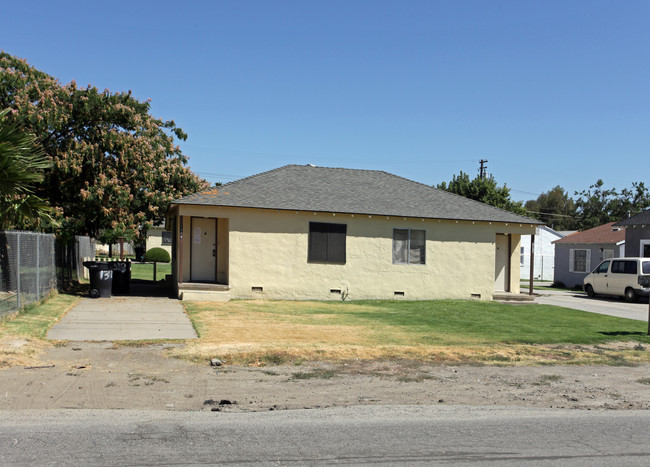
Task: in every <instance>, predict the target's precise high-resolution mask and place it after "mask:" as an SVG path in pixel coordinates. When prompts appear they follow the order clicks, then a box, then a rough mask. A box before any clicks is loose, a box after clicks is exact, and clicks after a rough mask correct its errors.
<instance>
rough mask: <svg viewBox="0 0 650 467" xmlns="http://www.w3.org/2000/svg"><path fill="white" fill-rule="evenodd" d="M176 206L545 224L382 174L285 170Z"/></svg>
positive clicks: (299, 167) (213, 190)
mask: <svg viewBox="0 0 650 467" xmlns="http://www.w3.org/2000/svg"><path fill="white" fill-rule="evenodd" d="M172 204H190V205H205V206H229V207H245V208H261V209H280V210H291V211H312V212H328V213H329V212H332V213H347V214H367V215H382V216H403V217H420V218H428V219H454V220H472V221H492V222H512V223H526V224H541V222H540V221H538V220H535V219H531V218H528V217H524V216H520V215H517V214H513V213H511V212H509V211H505V210H503V209H499V208H495V207H493V206H489V205H487V204H484V203H481V202H478V201H474V200H470V199H468V198H465V197H463V196H458V195H455V194H453V193H449V192H446V191H444V190H439V189H437V188H433V187H431V186H428V185H425V184H423V183H418V182H415V181H412V180H409V179H406V178H402V177H398V176H397V175H393V174H390V173H387V172H383V171H378V170H357V169H340V168H329V167H315V166H313V165H286V166H284V167H280V168H277V169H274V170H270V171H268V172H263V173H260V174H257V175H252V176H250V177H247V178H243V179H241V180H237V181H234V182H231V183H228V184H226V185H223V186H219V187H215V188H211V189H209V190H206V191H203V192H200V193H195V194H193V195H189V196H186V197H184V198H180V199H177V200H175V201H173V203H172Z"/></svg>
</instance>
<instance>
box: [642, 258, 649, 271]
mask: <svg viewBox="0 0 650 467" xmlns="http://www.w3.org/2000/svg"><path fill="white" fill-rule="evenodd" d="M641 269H642V270H643V274H650V261H644V262H643V263H642V265H641Z"/></svg>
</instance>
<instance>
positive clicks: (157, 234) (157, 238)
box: [146, 228, 172, 255]
mask: <svg viewBox="0 0 650 467" xmlns="http://www.w3.org/2000/svg"><path fill="white" fill-rule="evenodd" d="M162 235H163V229H158V228H152V229H149V232H148V233H147V244H146V245H147V246H146V249H147V250H150V249H151V248H162V249H164V250H167V252H168V253H169V254H170V255H171V254H172V246H171V244H165V245H163V242H162Z"/></svg>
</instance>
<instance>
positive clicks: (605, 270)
mask: <svg viewBox="0 0 650 467" xmlns="http://www.w3.org/2000/svg"><path fill="white" fill-rule="evenodd" d="M639 276H650V258H611V259H606V260H605V261H603V262H602V263H600V264H599V265H598V267H597V268H596V269H594V270H593V271H592V272H591V274H589V275H588V276H587V277H585V279H584V281H583V283H584V289H585V292H587V295H589V296H590V297H593V296H594V295H596V294H603V295H617V296H619V297H625V300H626V301H628V302H634V301H636V300H637V298H638V297H639V296H640V295H643V296H648V294H649V293H650V288H649V287H643V286H641V285H639Z"/></svg>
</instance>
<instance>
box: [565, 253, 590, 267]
mask: <svg viewBox="0 0 650 467" xmlns="http://www.w3.org/2000/svg"><path fill="white" fill-rule="evenodd" d="M590 266H591V250H583V249H577V248H576V249H573V248H571V249H570V250H569V272H589V271H590V269H589V268H590Z"/></svg>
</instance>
